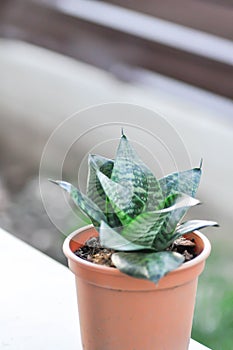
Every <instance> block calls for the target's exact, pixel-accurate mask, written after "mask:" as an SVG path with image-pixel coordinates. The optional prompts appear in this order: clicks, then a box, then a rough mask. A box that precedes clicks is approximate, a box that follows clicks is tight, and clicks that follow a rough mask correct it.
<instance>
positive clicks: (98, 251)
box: [74, 237, 196, 267]
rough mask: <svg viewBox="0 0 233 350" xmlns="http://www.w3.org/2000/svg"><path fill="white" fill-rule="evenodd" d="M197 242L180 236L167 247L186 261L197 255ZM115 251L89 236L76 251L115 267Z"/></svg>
mask: <svg viewBox="0 0 233 350" xmlns="http://www.w3.org/2000/svg"><path fill="white" fill-rule="evenodd" d="M195 246H196V243H195V241H194V239H192V240H189V239H186V238H184V237H180V238H178V239H177V240H175V241H174V243H173V244H172V245H171V246H170V247H169V248H168V249H167V250H169V251H173V252H178V253H180V254H182V255H183V256H184V258H185V262H187V261H190V260H192V259H194V258H195V257H196V254H195ZM114 252H115V250H113V249H108V248H102V247H101V246H100V242H99V238H98V237H92V238H89V239H88V240H87V241H86V243H85V244H84V246H82V247H81V248H79V249H78V250H76V251H75V252H74V254H75V255H77V256H78V257H79V258H82V259H84V260H87V261H90V262H93V263H95V264H98V265H105V266H109V267H115V266H114V265H113V263H112V260H111V256H112V254H113V253H114Z"/></svg>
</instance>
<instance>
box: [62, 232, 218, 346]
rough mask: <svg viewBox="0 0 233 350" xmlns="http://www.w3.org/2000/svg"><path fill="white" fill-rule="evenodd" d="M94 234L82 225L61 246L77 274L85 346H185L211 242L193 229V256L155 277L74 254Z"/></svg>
mask: <svg viewBox="0 0 233 350" xmlns="http://www.w3.org/2000/svg"><path fill="white" fill-rule="evenodd" d="M97 234H98V233H97V232H96V230H95V229H94V228H93V227H92V226H87V227H84V228H82V229H80V230H78V231H76V232H74V233H72V234H71V235H70V236H69V237H67V238H66V240H65V242H64V246H63V250H64V253H65V255H66V256H67V258H68V263H69V267H70V269H71V270H72V271H73V273H74V274H75V279H76V287H77V297H78V307H79V318H80V327H81V337H82V344H83V349H85V350H162V349H163V350H187V349H188V346H189V340H190V334H191V327H192V319H193V311H194V305H195V296H196V287H197V281H198V276H199V275H200V273H201V272H202V271H203V268H204V265H205V260H206V258H207V257H208V255H209V253H210V249H211V248H210V243H209V241H208V239H207V238H206V237H205V236H203V235H202V234H201V233H199V232H197V231H195V232H194V233H191V234H189V237H190V236H191V237H192V238H195V242H196V245H197V248H196V249H197V253H198V254H199V255H198V256H197V257H196V258H195V259H193V260H192V261H190V262H187V263H185V264H183V265H182V266H181V267H179V268H178V269H176V270H175V271H172V272H171V273H169V274H168V275H166V276H165V277H163V278H162V279H161V280H160V281H159V283H158V285H157V286H156V285H155V284H154V283H153V282H151V281H147V280H142V279H136V278H133V277H130V276H127V275H125V274H123V273H121V272H120V271H118V270H117V269H115V268H110V267H105V266H100V265H96V264H93V263H90V262H87V261H85V260H83V259H80V258H78V257H77V256H76V255H75V254H74V253H73V252H74V251H75V250H76V249H78V248H79V247H80V246H81V245H83V244H84V242H85V241H86V240H87V239H88V238H90V237H93V236H96V235H97Z"/></svg>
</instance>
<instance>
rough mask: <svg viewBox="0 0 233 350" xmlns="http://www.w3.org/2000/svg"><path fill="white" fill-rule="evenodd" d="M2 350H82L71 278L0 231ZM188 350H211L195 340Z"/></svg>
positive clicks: (0, 342)
mask: <svg viewBox="0 0 233 350" xmlns="http://www.w3.org/2000/svg"><path fill="white" fill-rule="evenodd" d="M0 238H1V244H0V266H1V298H0V310H1V312H0V329H1V334H0V348H1V349H7V350H32V349H33V350H41V349H43V350H51V349H57V350H63V349H69V350H81V349H82V346H81V338H80V333H79V325H78V315H77V307H76V294H75V284H74V278H73V275H72V273H71V272H70V271H69V270H68V269H67V268H66V267H64V266H63V265H61V264H59V263H58V262H56V261H54V260H52V259H51V258H49V257H47V256H46V255H44V254H42V253H41V252H39V251H37V250H36V249H34V248H32V247H30V246H29V245H27V244H26V243H24V242H22V241H20V240H18V239H17V238H15V237H14V236H12V235H10V234H9V233H7V232H5V231H3V230H2V229H0ZM189 350H208V348H207V347H205V346H203V345H201V344H199V343H197V342H196V341H194V340H191V342H190V346H189Z"/></svg>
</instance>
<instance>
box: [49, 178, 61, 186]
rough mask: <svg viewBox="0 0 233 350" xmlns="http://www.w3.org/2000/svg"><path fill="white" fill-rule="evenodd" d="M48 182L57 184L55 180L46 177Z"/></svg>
mask: <svg viewBox="0 0 233 350" xmlns="http://www.w3.org/2000/svg"><path fill="white" fill-rule="evenodd" d="M48 181H49V182H52V184H55V185H59V184H58V181H57V180H53V179H48Z"/></svg>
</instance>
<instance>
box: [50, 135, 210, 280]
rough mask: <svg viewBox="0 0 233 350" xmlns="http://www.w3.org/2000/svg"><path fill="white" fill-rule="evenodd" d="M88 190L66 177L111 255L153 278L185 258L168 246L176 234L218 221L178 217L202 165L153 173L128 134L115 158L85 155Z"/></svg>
mask: <svg viewBox="0 0 233 350" xmlns="http://www.w3.org/2000/svg"><path fill="white" fill-rule="evenodd" d="M88 165H89V172H88V180H87V191H86V195H85V194H83V193H82V192H81V191H79V189H77V188H76V187H74V186H73V185H72V184H70V183H68V182H65V181H53V180H52V182H54V183H56V184H57V185H59V186H60V187H61V188H63V189H64V190H66V191H67V192H68V193H69V194H70V196H71V198H72V199H73V201H74V202H75V204H76V205H77V206H78V207H79V208H80V209H81V210H82V211H83V212H84V213H85V214H86V215H87V216H88V217H89V218H90V220H91V221H92V223H93V225H94V227H95V228H96V230H97V231H98V232H99V238H100V244H101V246H102V247H103V248H109V249H113V250H114V251H115V253H114V254H113V255H112V261H113V263H114V265H115V266H116V268H118V269H119V270H120V271H122V272H123V273H126V274H128V275H130V276H133V277H136V278H143V279H148V280H151V281H153V282H154V283H157V282H158V281H159V280H160V278H162V277H163V276H165V275H166V274H167V273H169V272H170V271H172V270H174V269H176V268H177V267H179V266H180V265H181V264H182V263H183V262H184V257H183V255H181V254H179V253H174V252H172V251H169V250H168V248H169V247H170V246H171V244H172V243H173V242H174V241H175V240H176V239H177V238H179V237H180V236H182V235H184V234H186V233H189V232H192V231H194V230H197V229H199V228H203V227H207V226H216V225H217V223H216V222H213V221H206V220H190V221H187V222H185V223H181V220H182V218H183V217H184V215H185V214H186V212H187V211H188V209H189V208H190V207H192V206H195V205H197V204H199V203H200V202H199V200H197V199H195V195H196V192H197V189H198V185H199V182H200V178H201V165H200V166H199V167H197V168H193V169H190V170H186V171H182V172H175V173H172V174H169V175H167V176H165V177H163V178H161V179H156V177H155V176H154V174H153V173H152V172H151V170H150V169H149V168H148V167H147V166H146V165H145V164H144V163H143V162H142V160H141V159H140V158H139V156H138V155H137V153H136V151H135V150H134V148H133V147H132V146H131V144H130V143H129V141H128V139H127V137H126V136H125V135H124V134H123V133H122V137H121V140H120V143H119V146H118V149H117V153H116V157H115V160H112V159H107V158H105V157H102V156H99V155H89V160H88Z"/></svg>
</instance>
